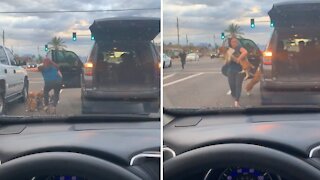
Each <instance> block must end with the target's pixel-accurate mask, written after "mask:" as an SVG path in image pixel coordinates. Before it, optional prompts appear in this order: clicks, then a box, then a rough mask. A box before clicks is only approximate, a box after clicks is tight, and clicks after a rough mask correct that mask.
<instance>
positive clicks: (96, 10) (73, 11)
mask: <svg viewBox="0 0 320 180" xmlns="http://www.w3.org/2000/svg"><path fill="white" fill-rule="evenodd" d="M160 9H161V8H159V7H155V8H136V9H94V10H48V11H0V14H46V13H88V12H117V11H118V12H119V11H150V10H160Z"/></svg>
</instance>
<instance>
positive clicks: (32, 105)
mask: <svg viewBox="0 0 320 180" xmlns="http://www.w3.org/2000/svg"><path fill="white" fill-rule="evenodd" d="M26 106H27V107H26V111H27V112H36V111H38V110H40V109H41V108H42V107H43V91H40V92H38V93H34V92H30V93H29V94H28V98H27V102H26Z"/></svg>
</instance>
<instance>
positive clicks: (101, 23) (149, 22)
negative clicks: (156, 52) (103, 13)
mask: <svg viewBox="0 0 320 180" xmlns="http://www.w3.org/2000/svg"><path fill="white" fill-rule="evenodd" d="M89 29H90V31H91V33H92V34H93V35H94V37H95V39H96V40H99V39H103V40H105V39H109V40H142V41H150V40H153V39H154V38H155V37H156V36H157V35H158V34H159V33H160V19H159V18H147V17H114V18H104V19H98V20H95V21H94V22H93V24H92V25H91V26H90V27H89Z"/></svg>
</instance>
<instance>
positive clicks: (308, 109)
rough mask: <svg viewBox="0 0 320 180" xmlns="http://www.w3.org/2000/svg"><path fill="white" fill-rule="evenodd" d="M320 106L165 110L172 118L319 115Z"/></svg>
mask: <svg viewBox="0 0 320 180" xmlns="http://www.w3.org/2000/svg"><path fill="white" fill-rule="evenodd" d="M319 112H320V106H315V105H299V106H256V107H242V108H234V107H221V108H205V109H167V108H164V109H163V113H164V114H168V115H172V116H176V117H177V116H198V115H230V114H248V115H254V114H285V113H319Z"/></svg>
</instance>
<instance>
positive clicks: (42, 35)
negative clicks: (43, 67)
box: [0, 0, 161, 56]
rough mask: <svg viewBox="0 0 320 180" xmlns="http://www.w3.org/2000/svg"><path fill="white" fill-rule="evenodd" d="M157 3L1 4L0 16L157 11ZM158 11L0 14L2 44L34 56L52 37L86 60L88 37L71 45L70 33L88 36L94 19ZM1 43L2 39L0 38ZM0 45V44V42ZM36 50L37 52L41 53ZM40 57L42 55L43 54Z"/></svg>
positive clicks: (7, 0) (13, 0) (57, 0)
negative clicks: (70, 11) (55, 37)
mask: <svg viewBox="0 0 320 180" xmlns="http://www.w3.org/2000/svg"><path fill="white" fill-rule="evenodd" d="M160 7H161V2H160V0H108V1H106V0H104V1H101V0H91V1H87V0H74V1H67V0H39V1H34V0H2V1H1V2H0V12H8V11H11V12H12V11H14V12H17V11H19V12H21V11H23V12H29V11H48V10H50V11H52V10H59V11H61V10H102V9H141V8H160ZM160 15H161V13H160V10H145V11H119V12H88V13H36V14H30V13H15V14H4V13H0V32H1V35H2V30H4V31H5V42H6V46H8V47H9V48H11V47H13V48H14V49H15V52H19V53H21V54H24V53H25V54H30V53H38V50H37V48H38V46H39V47H40V49H41V50H42V49H43V48H42V47H44V45H45V44H46V43H47V42H49V41H50V39H51V38H52V37H54V36H60V37H62V38H63V39H64V40H65V41H66V44H67V46H68V48H72V49H71V50H74V51H77V52H79V53H80V54H81V55H83V56H86V55H87V51H88V50H89V49H90V48H91V44H92V41H91V40H90V37H86V36H83V37H78V41H76V42H72V41H71V35H72V32H77V34H79V35H80V34H84V35H89V36H90V31H89V26H90V25H91V24H92V23H93V21H94V20H95V19H100V18H107V17H114V16H146V17H159V18H160ZM0 40H2V38H0ZM1 42H2V41H1ZM41 50H40V52H41ZM43 53H44V52H43Z"/></svg>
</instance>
